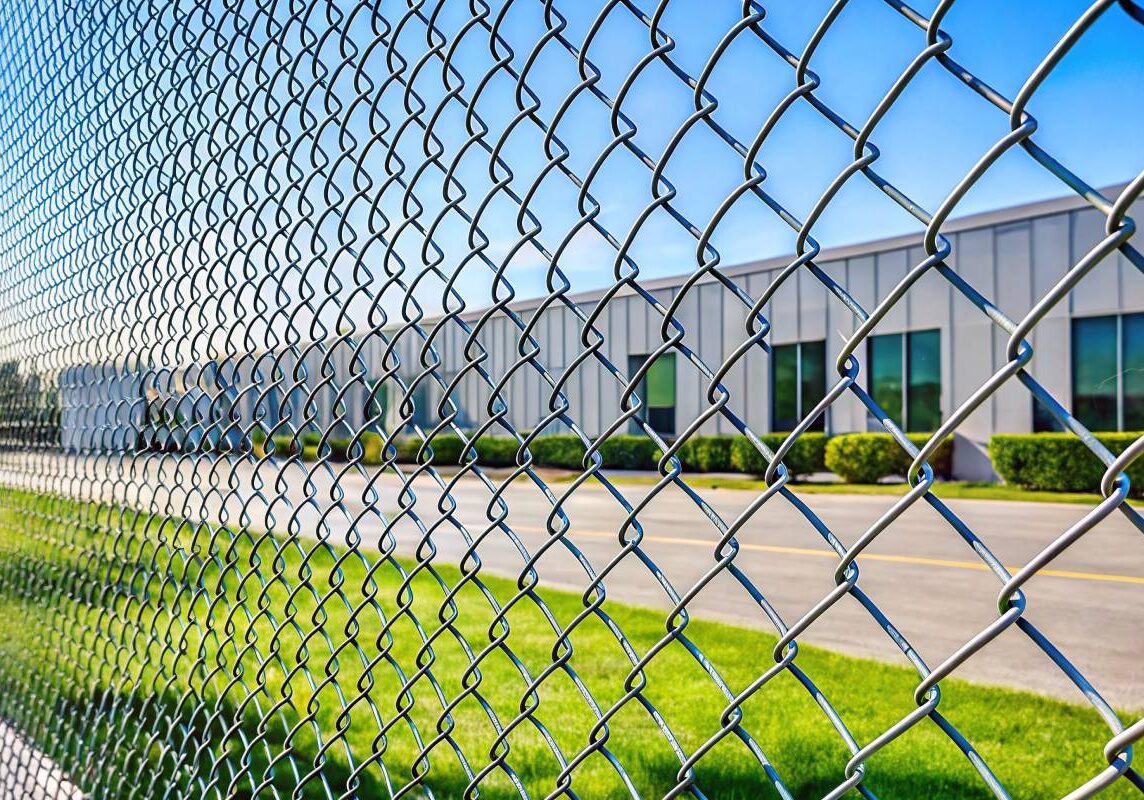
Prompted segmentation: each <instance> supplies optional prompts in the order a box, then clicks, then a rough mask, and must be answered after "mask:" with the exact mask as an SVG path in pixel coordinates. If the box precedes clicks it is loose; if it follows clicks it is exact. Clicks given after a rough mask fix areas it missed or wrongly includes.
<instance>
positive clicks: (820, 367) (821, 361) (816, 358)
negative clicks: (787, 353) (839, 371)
mask: <svg viewBox="0 0 1144 800" xmlns="http://www.w3.org/2000/svg"><path fill="white" fill-rule="evenodd" d="M799 350H800V352H799V361H800V366H801V376H800V380H801V381H802V409H801V413H800V414H799V420H802V419H803V418H805V417H806V416H807V415H808V414H810V412H811V411H813V410H814V407H815V406H816V405H818V404H819V403H820V402H821V401H822V398H823V397H825V396H826V342H825V341H821V342H803V343H802V344H801V345H800V346H799ZM825 423H826V415H825V414H823V415H821V416H820V417H819V418H818V419H816V420H815V421H814V424H813V425H811V427H810V429H811V430H814V431H821V430H823V429H824V428H825Z"/></svg>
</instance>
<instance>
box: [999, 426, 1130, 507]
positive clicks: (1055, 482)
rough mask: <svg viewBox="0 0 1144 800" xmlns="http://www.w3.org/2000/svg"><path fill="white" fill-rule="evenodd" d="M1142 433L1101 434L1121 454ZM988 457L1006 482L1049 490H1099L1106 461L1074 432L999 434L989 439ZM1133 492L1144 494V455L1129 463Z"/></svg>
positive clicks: (1106, 445) (1106, 444)
mask: <svg viewBox="0 0 1144 800" xmlns="http://www.w3.org/2000/svg"><path fill="white" fill-rule="evenodd" d="M1141 436H1144V434H1142V433H1098V434H1096V438H1097V439H1098V440H1099V441H1100V442H1101V443H1102V444H1103V445H1104V446H1105V447H1107V448H1108V449H1109V450H1110V451H1112V452H1113V453H1114V454H1119V453H1120V452H1121V451H1123V450H1124V449H1125V448H1126V447H1128V445H1130V444H1132V443H1133V442H1134V441H1136V440H1137V439H1138V438H1140V437H1141ZM989 458H990V459H992V461H993V469H995V470H997V474H998V475H1000V476H1001V477H1002V478H1003V479H1004V480H1005V482H1006V483H1011V484H1014V485H1016V486H1023V487H1025V488H1027V489H1043V490H1045V491H1050V492H1097V491H1100V479H1101V476H1103V475H1104V472H1105V466H1104V463H1103V462H1102V461H1101V460H1100V459H1099V458H1097V457H1096V456H1095V455H1093V454H1092V451H1091V450H1089V449H1088V448H1087V447H1085V445H1084V442H1082V441H1081V440H1080V439H1078V438H1077V437H1076V435H1075V434H1072V433H1024V434H1007V433H999V434H996V435H995V436H993V437H992V438H991V439H990V440H989ZM1128 478H1129V480H1130V481H1131V482H1132V488H1131V492H1132V494H1133V495H1135V496H1137V497H1139V496H1141V495H1144V458H1138V459H1136V461H1134V462H1133V463H1132V464H1129V465H1128Z"/></svg>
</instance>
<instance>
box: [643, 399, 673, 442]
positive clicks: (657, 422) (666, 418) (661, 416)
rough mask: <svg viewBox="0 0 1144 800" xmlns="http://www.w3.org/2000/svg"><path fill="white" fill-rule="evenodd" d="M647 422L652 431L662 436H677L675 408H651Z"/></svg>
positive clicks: (648, 411)
mask: <svg viewBox="0 0 1144 800" xmlns="http://www.w3.org/2000/svg"><path fill="white" fill-rule="evenodd" d="M647 421H648V424H649V425H651V429H652V430H653V431H655V432H656V433H658V434H660V435H661V436H674V435H675V406H668V407H660V408H649V409H648V410H647Z"/></svg>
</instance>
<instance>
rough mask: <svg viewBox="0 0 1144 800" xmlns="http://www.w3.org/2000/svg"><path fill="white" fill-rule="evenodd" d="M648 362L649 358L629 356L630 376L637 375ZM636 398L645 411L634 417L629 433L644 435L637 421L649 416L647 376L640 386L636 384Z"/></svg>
mask: <svg viewBox="0 0 1144 800" xmlns="http://www.w3.org/2000/svg"><path fill="white" fill-rule="evenodd" d="M645 361H647V356H646V355H643V356H628V375H629V376H631V375H635V374H636V373H637V372H639V371H640V369H641V368H642V367H643V363H644V362H645ZM636 397H637V398H638V399H639V401H640V403H639V404H640V407H641V408H642V409H643V410H642V411H641V412H640V413H639V414H638V415H636V416H634V417H632V419H631V421H630V422H629V423H628V433H633V434H638V433H642V429H641V428H640V425H639V422H638V421H637V420H640V419H644V418H645V417H646V416H647V376H644V378H643V379H642V380H640V382H639V383H638V384H636Z"/></svg>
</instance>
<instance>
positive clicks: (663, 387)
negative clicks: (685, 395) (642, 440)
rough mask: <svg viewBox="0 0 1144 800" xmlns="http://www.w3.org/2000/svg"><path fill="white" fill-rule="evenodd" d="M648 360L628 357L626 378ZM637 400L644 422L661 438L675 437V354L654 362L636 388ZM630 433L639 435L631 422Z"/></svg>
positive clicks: (666, 355)
mask: <svg viewBox="0 0 1144 800" xmlns="http://www.w3.org/2000/svg"><path fill="white" fill-rule="evenodd" d="M647 359H648V357H647V356H646V355H642V356H628V374H629V375H635V374H636V373H637V372H639V371H640V369H641V368H642V367H643V365H644V362H646V361H647ZM636 396H637V397H639V399H640V405H641V407H642V408H643V415H644V416H643V419H645V420H646V421H647V424H648V425H650V426H651V429H652V430H653V431H655V432H656V433H658V434H660V435H666V436H674V435H675V353H664V354H663V355H661V356H660V357H659V358H657V359H656V360H655V361H654V362H653V363H652V365H651V367H650V368H649V369H648V371H647V374H646V375H644V377H643V380H641V381H640V382H639V385H638V386H637V387H636ZM631 427H632V432H633V433H638V432H639V425H638V424H637V423H636V422H635V421H634V420H633V422H632V426H631Z"/></svg>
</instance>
